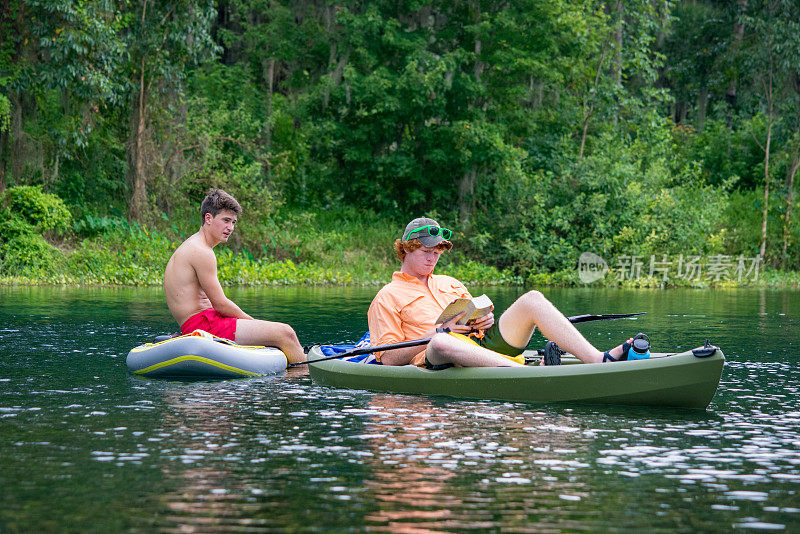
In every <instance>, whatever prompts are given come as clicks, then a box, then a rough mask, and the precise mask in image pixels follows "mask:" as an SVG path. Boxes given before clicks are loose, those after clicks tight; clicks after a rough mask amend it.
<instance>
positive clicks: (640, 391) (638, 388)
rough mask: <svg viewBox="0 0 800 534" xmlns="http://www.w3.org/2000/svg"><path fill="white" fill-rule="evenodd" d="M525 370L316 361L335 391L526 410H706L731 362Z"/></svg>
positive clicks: (678, 357) (693, 355)
mask: <svg viewBox="0 0 800 534" xmlns="http://www.w3.org/2000/svg"><path fill="white" fill-rule="evenodd" d="M526 352H528V354H526V360H531V361H532V365H526V366H525V367H458V368H449V369H444V370H442V371H430V370H427V369H423V368H421V367H416V366H414V365H403V366H396V367H395V366H390V365H365V364H363V363H353V362H349V361H343V360H340V359H333V360H327V361H319V362H314V360H317V359H322V358H325V357H326V356H325V354H324V353H323V351H322V349H321V348H320V347H319V346H315V347H313V348H312V349H311V352H309V354H308V360H309V369H310V371H311V378H312V379H313V380H314V381H315V382H317V383H320V384H324V385H327V386H333V387H340V388H351V389H366V390H372V391H387V392H392V393H412V394H423V395H446V396H451V397H460V398H471V399H495V400H509V401H523V402H548V403H550V402H576V403H584V404H627V405H647V406H674V407H681V408H700V409H704V408H706V407H707V406H708V404H709V403H710V402H711V399H712V398H713V397H714V394H715V393H716V391H717V386H718V385H719V379H720V375H721V373H722V367H723V365H724V363H725V356H724V355H723V354H722V351H721V350H720V349H719V348H718V347H714V346H711V345H707V346H705V347H698V348H696V349H693V350H689V351H686V352H680V353H677V354H664V353H661V354H659V353H653V354H652V355H651V357H650V358H649V359H646V360H632V361H623V362H615V363H582V362H581V361H580V360H578V359H577V358H575V357H574V356H572V355H566V356H564V357H562V360H561V361H562V365H559V366H550V367H548V366H539V365H537V364H538V361H537V359H536V356H535V353H531V352H530V351H526Z"/></svg>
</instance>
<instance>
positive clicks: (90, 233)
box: [72, 214, 128, 237]
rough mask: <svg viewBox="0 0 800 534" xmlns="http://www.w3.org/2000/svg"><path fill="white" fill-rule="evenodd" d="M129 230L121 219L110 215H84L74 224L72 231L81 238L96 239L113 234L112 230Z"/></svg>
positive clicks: (125, 222)
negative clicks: (100, 235)
mask: <svg viewBox="0 0 800 534" xmlns="http://www.w3.org/2000/svg"><path fill="white" fill-rule="evenodd" d="M125 228H128V223H127V221H125V220H124V219H121V218H119V217H110V216H108V215H103V216H102V217H101V216H94V215H89V214H87V215H84V216H83V217H82V218H81V219H80V220H77V221H75V222H74V223H73V224H72V229H73V230H74V231H75V233H76V234H78V235H79V236H81V237H95V236H97V235H99V234H104V233H107V232H111V231H112V230H122V229H125Z"/></svg>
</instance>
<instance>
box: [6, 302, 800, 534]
mask: <svg viewBox="0 0 800 534" xmlns="http://www.w3.org/2000/svg"><path fill="white" fill-rule="evenodd" d="M483 291H485V292H486V293H487V294H488V295H490V297H492V299H493V300H494V301H495V304H496V307H497V308H498V310H502V309H503V308H504V307H506V306H507V305H508V304H510V303H511V302H512V301H513V300H514V299H515V298H516V297H517V296H518V295H519V294H520V293H521V290H519V289H516V288H510V289H507V288H506V289H503V288H501V289H498V288H475V293H480V292H483ZM374 292H375V288H274V289H236V290H231V291H230V293H231V296H232V297H233V298H234V299H235V300H236V301H237V302H238V303H240V304H241V305H242V306H243V308H244V309H246V310H248V311H249V312H250V313H251V314H253V315H256V316H259V317H264V318H268V319H273V320H283V321H285V322H289V323H290V324H292V325H294V326H295V327H296V329H297V331H298V334H299V336H300V339H301V342H303V343H305V344H309V343H310V342H311V341H315V342H319V341H324V342H327V343H344V342H353V341H356V340H357V339H358V338H360V336H361V334H362V333H363V332H364V330H365V329H366V320H365V317H364V314H365V312H366V309H367V306H368V304H369V302H370V300H371V298H372V296H373V295H374ZM545 294H546V295H547V296H548V297H549V298H550V299H551V300H553V302H555V303H556V304H557V305H558V306H559V307H560V308H561V309H562V310H563V311H564V312H565V313H566V314H567V315H579V314H583V313H627V312H632V311H646V312H647V315H645V316H643V317H641V318H638V319H636V320H625V321H610V322H604V323H586V324H584V325H582V326H581V327H580V330H581V331H582V332H583V333H584V334H585V335H586V336H587V338H588V339H589V340H590V341H591V342H592V343H594V344H595V345H596V346H597V347H598V348H608V347H610V346H613V345H615V344H617V343H619V341H620V340H621V339H624V338H626V337H629V336H630V335H632V334H635V333H636V332H639V331H642V332H645V333H648V335H650V338H651V340H652V342H653V345H654V350H656V351H660V350H677V349H684V350H685V349H687V348H692V347H696V346H699V345H702V344H703V343H704V342H705V339H706V338H710V339H711V341H712V342H713V343H715V344H717V345H719V346H721V347H722V348H723V350H724V351H725V354H726V357H727V363H726V366H725V369H724V370H723V376H722V381H721V383H720V387H719V390H718V392H717V395H716V396H715V398H714V400H713V401H712V403H711V406H710V407H709V409H708V410H706V411H696V410H678V409H653V408H637V407H620V406H583V405H574V406H573V405H555V404H554V405H549V404H541V405H539V404H537V405H534V404H524V403H509V402H497V401H480V400H459V399H452V398H446V397H426V396H409V395H389V394H380V393H370V392H366V391H351V390H344V389H335V388H328V387H322V386H318V385H316V384H314V383H313V382H312V381H311V379H310V377H309V376H308V372H307V370H306V369H304V368H299V369H291V370H289V371H287V372H286V373H284V374H281V375H276V376H271V377H259V378H253V379H237V380H200V381H185V380H149V379H143V378H139V377H135V376H131V375H129V374H128V373H127V372H126V369H125V356H126V354H127V352H128V351H129V350H130V348H132V347H134V346H136V345H138V344H140V343H142V342H143V341H148V340H150V339H152V337H153V336H155V335H157V334H162V333H165V332H170V331H172V330H173V329H174V328H175V325H174V323H173V322H172V319H171V317H170V316H169V312H168V311H167V310H166V306H164V303H163V300H162V295H161V292H160V290H156V289H154V290H150V289H144V290H140V289H119V290H118V289H96V288H92V289H83V288H79V289H75V288H69V289H61V288H0V433H2V435H3V437H4V439H3V440H2V441H0V496H1V497H2V499H3V503H4V506H3V507H2V508H0V531H3V532H23V531H24V532H28V531H31V530H45V531H63V530H66V531H104V532H105V531H124V530H165V531H184V532H186V531H189V532H191V531H221V530H234V531H235V530H258V529H264V530H308V529H321V528H328V529H331V530H334V531H339V530H347V529H354V530H365V529H370V530H378V531H388V530H391V531H408V532H433V531H462V530H503V531H506V530H519V531H537V532H538V531H547V530H554V531H556V530H567V531H575V530H588V531H606V530H622V529H634V530H644V529H652V530H656V531H659V530H660V531H665V532H674V531H720V530H725V531H727V530H731V529H733V528H748V529H756V530H759V529H762V530H764V529H783V530H786V531H793V530H796V529H797V528H800V500H799V499H798V489H800V474H799V473H800V469H798V467H800V452H798V447H797V444H798V443H800V430H799V429H800V408H798V406H800V392H798V387H800V386H799V385H800V372H798V370H797V369H798V365H799V364H800V361H799V360H800V356H798V353H797V351H796V350H795V349H796V343H797V339H800V336H799V335H798V334H800V324H799V322H798V320H799V319H798V318H800V313H799V312H800V299H798V298H797V296H798V295H799V294H798V292H791V291H781V292H777V291H776V292H770V291H618V290H617V291H615V290H594V289H577V290H575V289H570V290H563V289H549V290H545ZM537 336H538V335H537ZM543 342H544V340H543V338H541V336H538V337H536V339H535V340H534V341H533V343H532V346H534V347H538V346H541V345H542V344H543Z"/></svg>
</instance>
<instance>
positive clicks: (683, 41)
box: [0, 0, 800, 287]
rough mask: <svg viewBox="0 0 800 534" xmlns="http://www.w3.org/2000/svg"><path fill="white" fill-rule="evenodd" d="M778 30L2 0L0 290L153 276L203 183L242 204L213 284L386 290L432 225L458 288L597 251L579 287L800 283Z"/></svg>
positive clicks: (791, 101)
mask: <svg viewBox="0 0 800 534" xmlns="http://www.w3.org/2000/svg"><path fill="white" fill-rule="evenodd" d="M798 20H800V7H799V6H798V4H797V3H796V2H788V1H783V0H774V1H771V2H761V3H756V2H720V1H716V0H702V1H679V2H666V3H664V2H659V3H652V2H640V1H638V0H637V1H633V0H622V1H619V2H614V3H605V2H598V1H591V0H582V1H579V2H567V1H555V2H553V1H547V2H545V1H542V0H524V1H521V2H513V3H508V2H498V1H490V0H485V1H484V0H478V1H469V2H441V1H436V0H421V1H415V2H388V1H385V2H384V1H378V2H368V3H364V2H348V1H343V2H336V3H335V4H333V3H329V2H311V1H307V2H294V1H292V2H288V1H272V2H264V1H261V0H219V1H217V2H213V1H211V0H182V1H181V2H164V3H150V2H129V3H125V4H113V3H108V2H105V1H104V0H88V1H83V2H72V1H66V2H65V1H63V0H59V1H56V0H37V1H35V2H34V1H32V0H20V1H16V2H11V3H10V4H9V5H8V6H6V8H4V9H2V10H0V42H1V43H3V44H2V45H1V46H0V195H2V199H1V200H0V283H70V284H72V283H78V284H158V283H160V280H161V276H162V273H163V268H164V265H165V264H166V261H167V259H168V258H169V255H170V254H171V252H172V251H173V250H174V248H175V247H176V246H177V244H178V243H179V242H180V241H181V240H182V239H184V238H185V237H187V236H188V235H190V234H191V233H192V232H194V231H196V228H197V227H198V225H199V217H198V214H197V212H198V206H199V203H200V200H201V199H202V197H203V196H204V194H205V192H206V190H207V189H208V188H209V187H221V188H223V189H225V190H227V191H229V192H230V193H232V194H233V195H234V196H235V197H236V198H237V199H238V200H239V201H240V203H241V204H242V206H243V208H244V210H245V213H244V215H243V217H242V219H241V224H240V225H239V227H237V232H236V233H235V234H234V236H235V238H234V239H232V240H231V242H230V244H229V246H223V247H218V249H219V250H218V257H219V263H220V277H221V278H222V279H223V281H225V282H227V283H239V284H293V283H305V284H321V283H329V284H340V283H376V284H377V283H383V282H385V281H387V280H388V277H389V275H390V273H391V271H392V270H393V269H394V268H395V266H396V261H395V259H394V258H393V257H392V250H391V243H392V241H393V240H394V239H395V238H396V237H398V234H399V231H400V230H401V229H402V227H403V225H404V224H405V223H406V222H407V221H408V220H409V219H410V218H412V217H416V216H419V215H422V214H426V215H428V216H432V217H434V218H437V220H439V221H440V223H442V224H443V225H445V226H447V227H450V228H453V229H454V231H455V236H454V239H455V240H456V244H457V246H456V252H455V253H453V254H451V255H447V256H445V257H444V259H443V260H442V269H441V272H449V273H451V274H454V275H456V276H458V277H459V278H461V279H463V280H465V281H469V282H482V283H489V282H495V283H518V284H539V285H540V284H553V285H574V284H581V283H584V281H582V279H581V277H579V276H578V269H577V266H578V263H579V258H580V257H581V254H582V253H584V252H592V253H594V254H596V255H598V256H599V257H602V258H604V259H605V260H606V261H607V264H608V269H607V272H605V274H604V275H602V276H600V277H599V278H598V279H595V280H592V283H598V284H606V285H625V286H631V285H634V286H635V285H639V286H648V287H659V286H664V285H678V286H682V285H686V286H692V287H707V286H718V285H753V284H756V285H797V281H798V275H797V274H796V272H797V271H798V270H800V250H798V245H797V244H798V238H800V225H799V224H798V222H800V221H798V210H797V209H795V208H796V197H795V191H796V186H795V177H796V174H797V171H798V168H800V25H799V24H798ZM626 258H627V260H626ZM631 258H633V260H632V261H633V263H634V264H635V262H636V261H637V260H636V258H639V260H641V263H642V265H641V272H639V271H637V272H636V273H635V275H634V273H633V272H631V273H627V274H626V273H625V270H626V268H627V267H628V266H629V265H628V264H626V261H629V260H631ZM666 258H669V260H668V261H669V262H670V265H673V264H674V265H675V266H677V269H678V271H677V272H676V273H675V274H676V275H674V276H670V277H669V278H668V280H666V281H665V280H664V277H663V276H660V274H659V271H658V270H657V269H656V271H653V270H652V267H653V266H654V265H655V264H656V263H658V264H659V265H662V266H663V265H664V264H665V263H664V262H665V261H667V260H666ZM688 258H694V260H692V261H695V265H699V266H700V267H699V268H698V269H700V270H702V272H704V273H708V275H709V276H700V274H699V271H698V272H697V273H689V272H687V271H686V270H685V266H686V263H685V261H684V260H685V259H688ZM755 258H758V266H757V267H758V269H759V270H758V273H759V275H758V276H753V274H754V273H753V271H752V270H751V271H748V272H744V273H743V272H742V271H741V269H739V270H738V271H737V269H738V268H739V267H742V265H743V262H744V261H745V259H748V260H753V259H755ZM720 264H725V265H727V266H728V267H729V270H728V271H726V272H725V273H724V276H720V274H719V273H720V271H719V265H720ZM713 266H717V271H716V276H715V275H714V271H713V269H712V267H713ZM748 266H750V267H752V262H751V264H748ZM680 269H684V270H683V271H680ZM687 273H688V274H687ZM694 274H698V276H696V277H695V276H694ZM743 275H744V276H743Z"/></svg>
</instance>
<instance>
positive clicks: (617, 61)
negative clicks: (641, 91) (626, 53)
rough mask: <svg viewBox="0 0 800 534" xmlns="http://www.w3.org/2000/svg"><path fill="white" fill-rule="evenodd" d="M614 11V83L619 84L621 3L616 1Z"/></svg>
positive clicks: (620, 66) (620, 69)
mask: <svg viewBox="0 0 800 534" xmlns="http://www.w3.org/2000/svg"><path fill="white" fill-rule="evenodd" d="M614 11H616V15H617V25H616V27H615V28H614V42H615V44H616V50H614V83H617V84H619V83H620V82H621V81H622V19H623V10H622V2H621V1H617V3H616V4H614Z"/></svg>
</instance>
